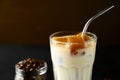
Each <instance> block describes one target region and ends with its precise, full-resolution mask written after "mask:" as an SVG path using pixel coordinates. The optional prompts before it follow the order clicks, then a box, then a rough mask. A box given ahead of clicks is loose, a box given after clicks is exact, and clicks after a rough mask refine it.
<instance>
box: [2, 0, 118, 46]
mask: <svg viewBox="0 0 120 80" xmlns="http://www.w3.org/2000/svg"><path fill="white" fill-rule="evenodd" d="M113 4H115V8H114V9H112V10H110V11H109V12H107V13H105V14H104V15H102V16H100V17H99V18H97V19H96V20H95V21H94V22H92V24H91V25H90V26H89V29H88V31H90V32H93V33H95V34H96V35H97V36H98V43H99V44H101V45H116V44H117V45H119V44H120V36H119V34H120V32H119V29H120V24H119V21H120V5H119V4H120V1H119V0H118V1H117V0H34V1H33V0H0V44H48V43H49V40H48V37H49V35H50V34H51V33H53V32H56V31H61V30H77V31H82V29H83V26H84V24H85V23H86V22H87V20H88V19H89V18H90V17H92V16H93V15H95V14H96V13H97V12H99V11H100V10H102V9H104V8H105V7H107V6H109V5H113Z"/></svg>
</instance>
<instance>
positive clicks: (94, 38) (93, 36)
mask: <svg viewBox="0 0 120 80" xmlns="http://www.w3.org/2000/svg"><path fill="white" fill-rule="evenodd" d="M65 32H71V33H73V32H74V34H71V35H75V33H76V34H78V33H80V31H57V32H54V33H52V34H51V35H50V36H49V39H50V42H51V41H53V39H52V37H55V35H57V34H60V33H65ZM86 34H88V35H89V36H91V37H92V38H93V40H94V41H97V36H96V34H94V33H92V32H86ZM66 35H67V34H66ZM66 35H63V36H66ZM56 37H57V36H56ZM54 41H55V42H58V43H67V42H61V41H56V40H54ZM71 44H72V43H71Z"/></svg>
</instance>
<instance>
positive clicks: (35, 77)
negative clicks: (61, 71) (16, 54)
mask: <svg viewBox="0 0 120 80" xmlns="http://www.w3.org/2000/svg"><path fill="white" fill-rule="evenodd" d="M19 63H20V62H19ZM46 77H47V63H46V62H44V66H43V67H41V68H40V69H36V70H34V71H32V72H27V71H25V70H23V69H20V68H18V65H17V64H16V65H15V80H46Z"/></svg>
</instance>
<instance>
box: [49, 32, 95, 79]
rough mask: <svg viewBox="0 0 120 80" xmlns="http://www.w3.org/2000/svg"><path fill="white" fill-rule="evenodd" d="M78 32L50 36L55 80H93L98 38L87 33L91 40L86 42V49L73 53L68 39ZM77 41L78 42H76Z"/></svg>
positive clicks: (79, 49) (74, 43)
mask: <svg viewBox="0 0 120 80" xmlns="http://www.w3.org/2000/svg"><path fill="white" fill-rule="evenodd" d="M77 33H78V32H74V31H60V32H56V33H53V34H52V35H51V36H50V49H51V59H52V63H53V71H54V80H91V77H92V68H93V64H94V59H95V51H96V43H97V37H96V35H95V34H93V33H90V32H87V33H86V35H87V37H88V38H89V39H88V40H86V41H84V45H85V46H84V48H78V47H76V46H72V47H74V49H75V48H77V49H75V50H74V51H72V50H71V49H72V48H71V45H76V44H77V43H76V42H69V40H68V37H74V36H76V34H77ZM74 41H77V40H74Z"/></svg>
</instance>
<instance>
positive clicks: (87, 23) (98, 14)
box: [81, 5, 114, 37]
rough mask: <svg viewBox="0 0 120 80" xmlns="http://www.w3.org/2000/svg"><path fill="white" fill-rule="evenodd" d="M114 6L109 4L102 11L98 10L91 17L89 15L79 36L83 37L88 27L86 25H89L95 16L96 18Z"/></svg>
mask: <svg viewBox="0 0 120 80" xmlns="http://www.w3.org/2000/svg"><path fill="white" fill-rule="evenodd" d="M113 7H114V5H112V6H110V7H106V8H105V9H103V10H102V11H100V12H98V13H97V14H96V15H94V16H93V17H91V18H90V19H89V20H88V21H87V22H86V24H85V26H84V28H83V31H82V34H81V37H83V36H84V35H85V33H86V31H87V29H88V26H89V25H90V23H91V22H92V21H93V20H95V19H96V18H98V17H99V16H101V15H102V14H104V13H106V12H107V11H109V10H110V9H112V8H113Z"/></svg>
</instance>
